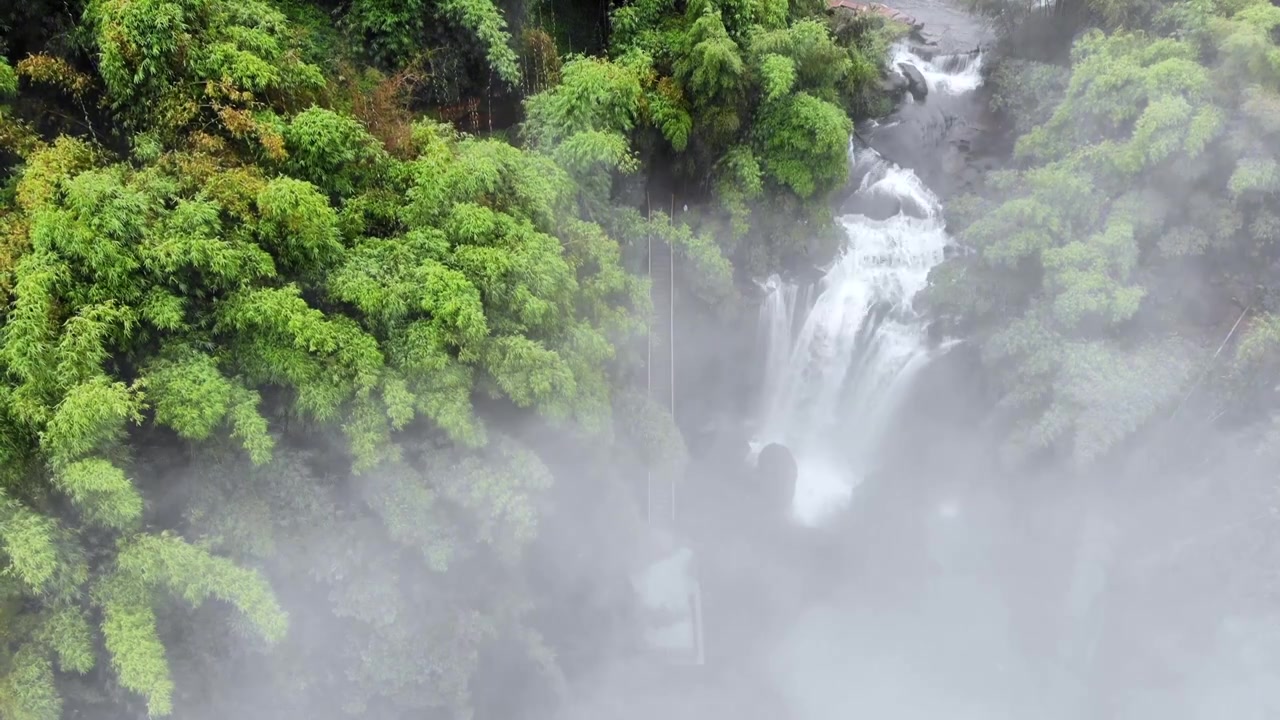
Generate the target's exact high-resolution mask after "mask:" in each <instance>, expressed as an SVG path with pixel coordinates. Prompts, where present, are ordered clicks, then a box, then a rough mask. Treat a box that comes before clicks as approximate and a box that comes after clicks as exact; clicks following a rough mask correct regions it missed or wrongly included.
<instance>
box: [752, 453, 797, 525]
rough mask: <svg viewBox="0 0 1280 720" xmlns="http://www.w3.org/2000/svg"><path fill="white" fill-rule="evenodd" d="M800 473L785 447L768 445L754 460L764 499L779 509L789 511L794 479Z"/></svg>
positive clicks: (794, 460) (794, 490) (793, 492)
mask: <svg viewBox="0 0 1280 720" xmlns="http://www.w3.org/2000/svg"><path fill="white" fill-rule="evenodd" d="M799 474H800V471H799V468H798V467H797V466H796V459H795V456H793V455H792V454H791V451H790V450H788V449H787V446H786V445H781V444H779V443H770V444H768V445H765V446H764V448H763V449H762V450H760V455H759V457H758V458H757V459H756V478H757V480H758V481H759V487H760V489H761V491H763V492H764V494H765V499H766V500H767V501H768V502H769V503H770V504H771V505H775V506H776V507H778V508H780V509H789V508H790V507H791V500H792V498H794V497H795V494H796V478H797V477H798V476H799Z"/></svg>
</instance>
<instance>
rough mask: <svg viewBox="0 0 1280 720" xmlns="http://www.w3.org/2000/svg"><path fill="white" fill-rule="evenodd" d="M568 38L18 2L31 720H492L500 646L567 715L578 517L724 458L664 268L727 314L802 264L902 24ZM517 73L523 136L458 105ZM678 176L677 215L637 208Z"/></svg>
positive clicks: (20, 359)
mask: <svg viewBox="0 0 1280 720" xmlns="http://www.w3.org/2000/svg"><path fill="white" fill-rule="evenodd" d="M55 5H57V7H56V8H55ZM553 10H554V8H552V7H550V6H544V5H540V4H530V5H529V6H527V7H523V8H520V11H522V12H523V15H517V14H516V11H515V10H514V9H512V8H503V7H500V6H498V5H495V4H493V3H490V2H486V1H485V0H457V1H454V0H449V1H445V2H440V3H427V2H422V1H421V0H385V1H384V0H356V1H355V2H351V3H335V4H330V3H324V2H302V1H301V0H297V1H293V2H276V1H274V0H243V1H233V0H83V1H82V2H74V1H73V2H70V3H57V4H55V3H44V2H39V1H38V0H37V1H36V2H33V3H28V4H24V5H23V7H20V8H6V9H3V10H0V32H3V34H4V36H3V42H0V52H6V53H10V54H9V55H8V59H5V58H3V57H0V179H2V180H3V185H0V295H2V296H3V300H4V305H5V309H4V311H3V315H2V316H0V369H2V370H3V374H4V378H5V381H6V382H5V383H4V384H3V386H2V387H0V627H3V632H2V635H3V638H4V645H3V649H2V650H0V717H4V718H15V719H16V718H24V719H25V718H31V719H33V720H42V719H45V718H57V717H61V716H63V715H64V714H66V715H73V714H88V715H106V714H111V713H116V712H124V713H126V714H133V715H141V714H148V715H151V716H163V715H168V714H171V713H172V714H177V715H180V716H183V717H227V716H245V717H257V716H265V715H264V713H270V714H272V716H279V715H286V716H294V715H296V716H299V717H304V716H305V717H317V718H324V717H337V716H341V715H343V714H353V715H360V716H363V715H370V716H376V717H386V718H396V717H421V716H422V714H423V713H431V714H432V715H433V716H439V717H459V718H462V717H467V716H470V715H471V714H472V712H473V711H475V710H476V708H475V707H474V703H473V693H475V692H476V691H477V688H480V687H483V685H484V683H485V682H488V681H489V680H488V678H489V677H490V675H486V673H485V671H484V666H485V662H486V658H489V657H492V656H493V655H494V654H500V655H501V656H502V657H503V658H504V661H505V662H506V663H508V664H511V663H516V664H519V665H520V673H521V677H523V678H526V679H528V678H534V679H535V680H533V681H532V682H531V683H527V685H531V686H533V687H534V688H536V689H535V690H526V691H525V693H524V694H523V695H521V694H519V693H518V692H516V691H514V690H513V691H511V692H510V693H506V695H509V696H510V699H509V700H508V701H509V702H511V703H513V704H519V703H521V702H524V701H526V700H529V699H530V698H534V697H535V696H550V697H554V696H555V694H556V693H557V692H558V691H559V690H560V689H561V688H562V687H563V684H564V682H565V679H564V677H563V676H562V673H561V669H560V668H559V666H558V664H557V662H556V658H555V653H554V652H553V650H552V649H551V647H550V645H549V644H548V643H547V642H546V641H545V640H544V638H542V637H541V636H540V635H539V634H538V632H537V631H536V630H535V625H536V623H534V622H533V621H532V620H530V617H531V613H532V612H533V611H534V610H536V609H538V607H539V603H540V602H544V601H546V597H545V595H546V594H548V593H550V594H552V595H554V594H556V593H576V592H582V589H581V588H578V587H573V588H558V587H550V588H548V587H545V586H544V587H539V588H535V587H534V586H535V585H536V584H537V582H536V580H537V579H536V578H533V577H532V573H531V571H530V569H529V568H530V567H531V566H532V563H533V562H534V559H531V558H532V557H533V556H534V555H536V553H538V552H551V551H550V550H546V549H541V550H540V549H539V548H538V546H537V543H538V541H539V540H540V537H541V533H540V530H542V529H543V528H544V525H545V518H546V516H547V513H548V512H553V511H554V503H553V502H552V498H554V497H556V493H557V492H563V491H562V490H560V486H561V485H563V484H565V483H568V484H569V485H570V486H571V487H573V488H575V492H585V490H584V486H586V485H588V484H589V485H591V486H593V487H594V488H596V489H593V490H592V492H593V493H595V494H596V495H600V496H611V495H621V496H623V497H625V496H626V492H627V490H628V489H629V486H628V484H627V483H628V482H629V481H630V480H631V479H632V478H633V477H637V476H639V477H642V476H643V470H644V468H646V467H648V468H650V469H654V470H657V471H659V472H670V473H674V474H677V475H678V474H679V473H680V472H681V470H682V467H683V465H684V463H685V461H686V453H685V449H684V444H683V441H682V439H681V437H680V435H679V432H678V431H677V430H676V428H675V426H674V424H673V422H672V419H671V417H670V416H669V415H668V414H667V413H666V412H665V411H663V410H662V409H661V408H660V407H658V406H657V405H655V404H654V403H652V402H651V401H649V400H648V399H647V398H646V397H645V396H644V394H643V393H640V392H637V388H636V387H633V381H632V378H633V377H637V376H638V374H637V373H636V370H637V367H638V364H639V362H640V361H639V358H637V357H635V353H633V352H632V348H633V347H634V343H633V341H634V340H635V339H636V337H637V336H638V335H639V334H640V333H641V332H642V331H643V329H644V327H645V325H646V322H647V319H648V315H649V311H650V308H649V297H648V292H647V282H646V281H645V280H644V278H643V276H642V275H641V274H640V273H638V272H636V271H637V270H639V269H640V268H641V267H643V266H642V264H641V263H642V262H643V257H644V255H643V253H644V252H645V248H646V246H647V245H648V244H649V242H650V241H658V242H666V243H669V244H670V246H671V247H672V248H674V250H675V252H676V253H677V255H678V256H679V257H680V259H681V262H680V273H679V278H678V281H679V282H680V283H681V284H682V286H684V287H685V288H688V289H689V290H691V291H692V293H693V294H694V295H695V296H696V297H697V298H698V299H700V300H701V301H702V303H703V304H704V306H709V307H723V306H725V305H726V304H727V301H729V300H732V299H733V298H734V297H735V295H736V290H735V287H734V268H733V267H732V266H731V265H730V264H729V261H728V260H727V259H726V252H725V251H726V250H729V251H732V252H735V253H736V255H737V256H738V257H739V258H746V259H748V260H750V262H751V263H753V265H752V266H751V268H750V269H751V270H752V271H758V270H760V269H762V268H763V267H765V266H766V264H769V263H775V262H777V261H778V260H779V259H780V258H782V257H784V256H785V255H787V253H789V252H793V251H794V246H791V247H788V246H787V245H786V244H785V242H783V241H785V240H790V239H791V238H793V237H796V236H801V235H807V234H811V233H810V231H809V230H808V229H807V228H805V227H804V226H803V224H802V223H801V222H799V221H801V220H807V219H812V218H815V217H820V216H824V215H825V211H824V210H823V200H824V197H825V194H826V193H827V192H828V191H829V190H831V189H832V188H833V187H835V186H836V185H838V184H839V183H841V182H842V181H843V179H844V172H845V152H846V146H847V140H848V134H849V131H850V119H849V115H848V113H849V112H851V111H853V112H858V111H861V110H865V109H866V108H867V107H868V106H869V104H870V103H871V102H872V101H873V99H874V94H873V93H872V92H871V90H870V88H872V87H873V86H874V82H873V81H875V80H876V79H877V76H878V71H879V60H878V55H877V53H879V52H882V51H883V49H884V43H885V41H886V38H888V37H889V35H888V34H886V33H884V32H881V31H878V30H876V28H877V27H878V24H875V23H873V24H872V25H874V26H875V27H873V26H872V25H865V26H864V25H858V26H857V27H853V26H849V25H847V24H846V25H842V26H840V27H838V28H836V30H835V31H834V32H833V30H832V29H831V28H830V27H828V24H827V22H826V21H825V20H823V19H820V18H821V17H822V16H821V15H820V11H821V8H818V7H808V6H803V7H802V6H799V5H794V6H788V5H787V4H786V3H781V4H780V3H778V2H776V1H773V0H768V1H766V2H760V3H756V4H752V3H741V2H737V3H735V2H726V3H721V4H716V3H711V2H698V3H692V4H690V6H689V7H688V8H685V9H681V10H677V8H676V6H675V5H672V4H670V3H666V2H657V3H652V2H647V0H646V1H645V2H640V3H636V4H632V5H623V6H620V7H618V8H616V10H615V12H614V16H613V32H614V34H613V37H612V38H611V39H610V42H609V48H608V50H609V53H608V55H609V57H608V58H604V57H591V56H584V55H571V56H568V57H567V58H566V59H565V61H564V62H561V58H560V53H559V52H558V50H559V49H565V48H559V49H558V48H556V47H555V46H554V44H553V42H552V40H551V38H552V37H555V38H557V39H559V40H561V41H562V42H564V41H566V40H567V41H570V42H571V41H572V40H573V38H574V37H579V36H580V33H579V31H578V30H573V31H566V29H565V28H564V27H563V26H558V25H557V21H556V19H555V17H554V15H552V11H553ZM595 10H596V9H595V8H577V10H575V11H574V12H573V13H565V14H566V15H572V16H579V15H580V16H589V15H590V14H591V13H592V12H595ZM544 12H545V13H546V14H547V15H550V16H551V17H550V22H549V26H548V27H545V29H544V26H542V23H541V22H540V21H539V22H534V18H535V17H537V18H541V17H542V15H543V13H544ZM509 22H510V25H511V26H512V27H514V28H515V29H516V30H518V31H519V32H518V33H517V37H519V38H520V41H519V43H518V44H517V43H516V42H515V41H513V39H512V37H511V35H510V34H509V31H508V23H509ZM561 23H562V24H563V21H561ZM835 32H838V33H839V36H837V35H836V34H834V33H835ZM522 75H523V77H522ZM494 85H501V86H503V88H504V89H503V90H502V93H505V95H503V96H504V97H507V98H511V97H518V96H519V95H520V94H521V93H522V92H523V93H529V94H530V96H529V97H527V99H526V101H525V105H524V108H523V109H524V124H523V125H522V127H521V135H520V140H521V141H522V145H523V147H518V146H514V145H512V144H509V143H508V142H506V141H504V140H502V139H499V138H496V137H494V138H488V139H478V138H476V137H472V136H467V135H463V134H460V133H458V132H457V131H455V130H454V129H453V128H452V127H450V126H449V125H446V124H442V123H438V122H435V121H432V120H429V119H426V118H425V117H424V115H425V114H426V113H424V112H422V111H423V110H428V109H433V108H431V107H430V105H431V104H432V103H456V102H457V101H459V100H462V99H467V97H468V94H470V97H471V98H473V99H474V98H475V97H476V96H477V94H478V93H480V92H485V93H489V95H488V99H490V100H492V97H493V94H492V92H491V90H492V87H493V86H494ZM539 90H542V92H537V91H539ZM535 92H536V94H534V93H535ZM502 93H499V94H500V95H501V94H502ZM671 164H675V165H678V166H679V168H680V172H679V175H680V176H681V178H682V181H683V182H685V183H686V185H687V188H688V189H680V193H681V206H682V207H681V212H682V213H683V210H684V207H683V206H684V203H686V202H687V203H690V204H692V205H693V206H694V207H693V210H692V211H691V212H690V213H688V214H687V215H681V216H679V217H673V215H674V213H675V211H676V208H675V207H674V205H673V203H672V199H671V195H672V192H671V190H672V187H671V186H670V185H671V184H670V183H668V182H665V181H662V180H659V181H657V183H656V185H655V187H656V189H657V191H658V192H661V193H663V194H664V195H665V196H666V197H665V199H660V198H656V197H655V198H654V199H653V202H652V203H651V204H650V203H649V202H646V201H645V200H644V195H645V193H644V192H642V190H643V189H644V186H643V185H639V184H637V180H639V181H641V182H645V181H649V180H650V178H651V176H652V175H653V174H654V173H655V172H657V171H658V170H660V169H661V168H664V167H666V166H667V165H671ZM694 179H696V180H698V181H699V182H696V183H695V182H690V181H691V180H694ZM655 194H657V193H656V192H655ZM766 197H769V198H771V199H770V200H769V201H768V202H766V201H765V200H764V198H766ZM688 218H694V220H692V221H690V220H688ZM749 233H754V238H755V240H758V242H757V241H753V242H752V243H749V244H747V245H738V244H737V243H740V242H741V240H742V239H743V238H745V237H747V235H748V234H749ZM748 248H749V249H750V252H748ZM531 428H533V429H531ZM565 457H568V458H571V460H565V459H564V458H565ZM575 507H576V506H575ZM609 507H610V508H611V509H610V510H608V511H607V512H608V515H607V517H606V518H605V519H604V520H601V521H599V524H602V525H605V526H609V527H610V528H613V529H614V530H615V531H616V529H617V528H620V527H624V526H626V525H627V523H629V522H631V521H632V517H631V515H632V514H633V513H634V512H635V507H634V505H633V504H630V501H627V502H622V503H616V502H614V503H613V504H611V505H610V506H609ZM574 512H577V511H576V510H575V511H574ZM601 512H602V513H603V512H605V511H604V510H602V511H601ZM557 522H558V523H559V524H561V525H562V526H564V527H566V528H567V527H573V526H574V525H575V523H578V518H576V517H567V516H566V514H562V515H561V517H560V518H559V519H558V521H557ZM632 540H634V538H633V539H632ZM632 540H627V541H617V540H613V542H624V543H625V542H630V541H632ZM599 541H600V538H599V537H591V538H587V539H586V540H579V541H578V542H585V543H587V544H591V543H596V542H599ZM622 557H623V558H625V557H629V555H626V554H625V553H622ZM620 559H622V558H620ZM560 564H561V565H568V563H567V562H566V561H560ZM592 582H604V581H603V580H593V581H592ZM585 592H586V593H588V594H590V593H592V592H595V590H594V589H592V588H588V589H587V590H586V591H585ZM540 593H541V594H540ZM228 628H232V629H235V630H236V631H237V632H235V633H228V632H227V629H228ZM507 670H509V668H508V669H507ZM504 672H506V671H505V670H504V671H495V672H492V673H491V676H492V677H499V678H502V677H506V676H505V675H504ZM504 682H505V681H504ZM231 688H234V689H235V692H228V689H231ZM257 693H265V694H267V695H269V697H270V698H271V702H269V703H261V702H259V703H255V702H254V700H253V698H254V697H255V695H256V694H257ZM494 695H495V696H497V695H498V694H497V693H494ZM488 714H489V716H494V717H496V716H508V715H510V714H511V708H489V709H488Z"/></svg>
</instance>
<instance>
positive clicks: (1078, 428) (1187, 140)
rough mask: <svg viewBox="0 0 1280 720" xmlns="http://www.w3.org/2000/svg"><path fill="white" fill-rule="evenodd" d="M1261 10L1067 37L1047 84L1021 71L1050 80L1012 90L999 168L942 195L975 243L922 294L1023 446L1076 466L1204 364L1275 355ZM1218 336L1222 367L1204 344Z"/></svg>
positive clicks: (1274, 22) (1170, 397) (1272, 87)
mask: <svg viewBox="0 0 1280 720" xmlns="http://www.w3.org/2000/svg"><path fill="white" fill-rule="evenodd" d="M1130 9H1131V10H1133V8H1130ZM1278 12H1280V11H1277V9H1276V8H1274V7H1272V6H1271V5H1270V4H1269V3H1266V2H1246V3H1232V4H1215V3H1177V4H1171V5H1169V6H1166V7H1162V8H1156V9H1155V10H1154V11H1153V12H1148V13H1144V14H1142V16H1141V20H1140V21H1141V22H1144V23H1150V24H1151V26H1152V27H1153V28H1154V30H1151V31H1146V32H1141V31H1130V30H1126V29H1124V28H1123V27H1116V28H1114V29H1113V30H1111V31H1110V32H1109V33H1104V32H1103V31H1100V30H1092V31H1089V32H1086V33H1085V34H1084V35H1083V36H1081V37H1080V38H1079V39H1078V40H1077V41H1076V42H1075V44H1074V46H1073V49H1072V53H1071V65H1070V75H1069V79H1068V80H1067V81H1066V82H1065V83H1063V84H1059V83H1056V82H1055V81H1053V80H1052V75H1053V71H1051V70H1048V71H1046V70H1041V69H1039V68H1036V66H1034V65H1033V66H1031V68H1032V69H1031V70H1030V71H1029V72H1023V73H1022V74H1021V77H1020V78H1019V80H1022V79H1030V80H1033V81H1034V80H1036V79H1037V78H1038V80H1039V82H1036V83H1034V84H1031V85H1029V86H1028V88H1029V89H1031V91H1033V92H1034V91H1038V90H1041V89H1049V90H1050V92H1049V93H1044V94H1041V95H1039V96H1031V99H1032V102H1029V103H1028V102H1022V101H1021V100H1013V105H1014V106H1015V109H1017V110H1018V117H1020V118H1022V119H1023V121H1024V122H1028V121H1029V122H1031V123H1033V125H1032V126H1030V127H1026V126H1024V128H1025V134H1023V135H1022V137H1021V138H1020V139H1019V141H1018V145H1017V149H1016V151H1015V159H1016V161H1017V165H1018V167H1017V169H1013V170H1009V171H1006V172H1003V173H1000V174H999V175H997V176H995V177H992V178H991V179H990V182H989V183H988V188H987V190H986V192H985V193H984V195H983V197H982V198H981V199H980V200H978V199H974V200H972V201H970V202H968V203H964V204H961V205H958V206H957V210H958V212H957V213H956V214H957V221H958V226H959V227H960V228H962V234H961V236H962V238H963V241H964V242H966V243H967V244H970V245H971V246H972V247H973V248H975V249H976V250H977V251H978V252H977V253H976V254H974V255H970V256H967V257H964V258H959V259H956V260H953V261H951V262H949V263H946V264H944V265H943V266H941V267H940V268H939V269H938V271H937V272H936V274H935V277H934V282H935V286H934V288H932V290H931V294H932V297H933V298H934V299H935V300H936V301H937V302H938V303H939V308H940V309H942V310H943V312H946V313H948V314H950V315H951V316H952V317H953V318H955V319H957V320H960V322H961V325H960V326H959V327H964V328H966V329H967V330H969V331H971V332H975V333H976V334H977V335H978V336H979V337H981V338H982V345H983V352H984V356H985V358H986V360H987V362H988V363H989V364H990V366H991V367H992V368H993V369H995V370H996V373H995V377H996V378H998V380H999V382H1000V384H1001V386H1002V394H1003V397H1004V401H1005V403H1006V404H1007V405H1008V406H1010V407H1011V408H1016V409H1017V410H1018V411H1019V412H1024V413H1026V412H1029V413H1030V415H1031V417H1032V418H1034V420H1033V422H1031V423H1030V424H1028V425H1026V426H1025V427H1024V428H1023V429H1022V430H1020V431H1019V432H1018V433H1016V441H1015V445H1016V446H1017V447H1019V448H1021V449H1022V450H1024V451H1025V450H1036V449H1040V448H1054V449H1060V450H1065V451H1067V452H1069V453H1071V454H1072V455H1074V457H1075V459H1076V460H1078V461H1080V462H1082V463H1086V464H1087V463H1089V462H1091V461H1093V460H1096V459H1098V458H1100V457H1101V456H1103V455H1104V454H1105V453H1106V452H1107V451H1109V450H1110V449H1111V448H1113V447H1114V446H1116V444H1117V443H1119V442H1120V441H1122V440H1124V439H1125V438H1127V437H1129V436H1131V435H1132V434H1133V433H1134V432H1135V431H1136V430H1138V429H1139V428H1142V427H1144V426H1145V425H1147V424H1148V423H1149V422H1150V421H1151V420H1152V419H1153V418H1155V417H1157V416H1158V415H1157V414H1158V413H1159V412H1161V411H1163V412H1165V413H1169V412H1171V411H1172V410H1173V409H1174V406H1176V405H1177V404H1178V402H1179V400H1180V399H1181V398H1182V397H1183V396H1184V394H1185V393H1187V392H1188V391H1189V390H1191V389H1192V388H1193V381H1196V380H1197V379H1198V378H1200V377H1201V376H1202V375H1203V374H1204V373H1205V372H1210V371H1212V375H1211V377H1219V376H1223V375H1224V373H1225V375H1228V376H1233V375H1234V377H1236V379H1237V380H1240V379H1242V377H1241V376H1240V375H1238V374H1236V372H1237V371H1239V369H1240V366H1239V363H1245V364H1251V363H1265V362H1266V361H1264V360H1263V358H1266V357H1269V356H1271V355H1272V353H1273V352H1274V350H1273V349H1271V348H1273V347H1274V345H1273V344H1272V341H1268V340H1267V338H1268V337H1269V335H1268V333H1269V332H1270V331H1269V328H1271V327H1273V326H1274V323H1273V322H1272V320H1271V313H1273V312H1276V311H1277V310H1280V308H1278V307H1276V305H1275V297H1276V296H1275V293H1274V291H1273V290H1272V289H1271V288H1272V287H1274V286H1275V274H1274V263H1275V262H1276V261H1277V259H1280V256H1278V255H1277V254H1276V245H1275V242H1274V240H1275V237H1276V234H1275V232H1274V226H1275V217H1274V212H1273V208H1274V207H1275V201H1276V198H1275V192H1276V191H1278V190H1280V184H1277V183H1276V182H1274V180H1275V178H1274V177H1273V174H1274V173H1273V172H1272V171H1273V170H1274V167H1273V166H1274V165H1275V162H1276V159H1275V158H1274V157H1273V155H1274V151H1275V147H1276V145H1275V142H1274V140H1275V137H1273V135H1274V132H1273V131H1274V129H1275V128H1274V127H1273V126H1274V123H1273V122H1272V121H1271V120H1268V119H1267V118H1269V117H1271V116H1272V115H1273V114H1274V113H1272V112H1269V110H1268V108H1272V107H1275V104H1274V102H1273V100H1274V99H1275V98H1276V97H1280V96H1277V95H1276V91H1277V89H1280V84H1278V83H1280V75H1277V74H1276V70H1275V66H1274V65H1273V64H1272V63H1271V59H1272V58H1274V57H1276V56H1280V48H1277V46H1276V44H1275V39H1274V38H1275V36H1274V33H1273V32H1272V31H1273V30H1274V29H1275V28H1276V27H1278V26H1280V15H1278V14H1277V13H1278ZM1116 23H1117V24H1120V25H1123V22H1122V21H1120V20H1116ZM1015 82H1016V81H1015ZM1006 87H1008V85H1007V84H1006ZM1054 88H1057V90H1056V91H1053V89H1054ZM1010 89H1011V90H1012V92H1011V93H1010V95H1011V96H1016V95H1017V94H1018V93H1017V90H1016V88H1010ZM1025 96H1026V91H1024V97H1025ZM1036 103H1039V104H1040V107H1041V108H1043V110H1038V109H1035V108H1034V105H1035V104H1036ZM1206 279H1207V283H1206V282H1205V280H1206ZM1242 316H1244V317H1245V318H1246V321H1245V322H1243V323H1242V325H1241V326H1240V327H1236V326H1235V323H1236V322H1237V321H1239V320H1240V318H1241V317H1242ZM1233 327H1235V328H1236V332H1235V333H1234V334H1232V333H1231V331H1232V329H1233ZM1229 336H1230V338H1231V339H1232V340H1233V341H1234V342H1233V347H1235V348H1237V357H1238V361H1237V366H1236V368H1235V369H1232V367H1231V366H1232V363H1230V362H1226V361H1222V360H1219V359H1217V358H1216V355H1215V350H1216V349H1217V348H1218V347H1219V346H1220V344H1221V343H1222V342H1223V341H1224V339H1227V338H1228V337H1229ZM1264 347H1265V348H1267V349H1266V350H1264V349H1263V348H1264ZM1245 375H1248V376H1250V377H1253V378H1257V379H1259V380H1262V379H1263V376H1262V375H1259V374H1258V373H1257V372H1256V370H1255V371H1250V372H1246V373H1245ZM1224 379H1226V378H1224ZM1255 387H1256V386H1255ZM1268 392H1269V391H1268ZM1235 407H1241V406H1239V405H1235ZM1166 417H1167V415H1166Z"/></svg>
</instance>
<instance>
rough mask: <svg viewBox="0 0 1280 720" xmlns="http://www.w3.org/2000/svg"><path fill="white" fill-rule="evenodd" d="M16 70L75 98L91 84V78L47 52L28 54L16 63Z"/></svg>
mask: <svg viewBox="0 0 1280 720" xmlns="http://www.w3.org/2000/svg"><path fill="white" fill-rule="evenodd" d="M17 70H18V74H19V75H22V76H24V77H26V78H27V79H29V80H31V81H32V82H40V83H47V84H49V85H53V86H55V87H58V88H60V89H62V90H64V91H66V92H67V93H69V94H71V95H72V96H74V97H77V98H78V97H81V96H82V95H84V93H85V92H86V91H88V90H89V88H90V87H91V86H92V85H93V79H92V78H90V77H89V76H88V75H85V74H84V73H82V72H80V71H79V70H76V69H75V68H74V67H72V66H71V63H69V62H67V61H66V60H64V59H62V58H60V57H55V56H53V55H49V54H47V53H37V54H35V55H28V56H27V57H26V58H24V59H23V60H22V61H21V62H19V63H18V67H17Z"/></svg>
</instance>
